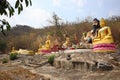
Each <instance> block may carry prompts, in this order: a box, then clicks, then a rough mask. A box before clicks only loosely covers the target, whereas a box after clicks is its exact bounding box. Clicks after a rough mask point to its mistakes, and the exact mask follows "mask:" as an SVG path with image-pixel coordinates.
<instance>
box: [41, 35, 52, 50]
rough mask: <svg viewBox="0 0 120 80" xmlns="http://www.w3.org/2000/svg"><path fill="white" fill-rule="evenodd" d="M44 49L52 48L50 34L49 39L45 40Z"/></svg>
mask: <svg viewBox="0 0 120 80" xmlns="http://www.w3.org/2000/svg"><path fill="white" fill-rule="evenodd" d="M42 49H44V50H49V49H50V35H48V36H47V40H46V41H45V45H43V46H42Z"/></svg>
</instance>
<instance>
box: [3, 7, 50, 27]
mask: <svg viewBox="0 0 120 80" xmlns="http://www.w3.org/2000/svg"><path fill="white" fill-rule="evenodd" d="M49 17H51V14H50V13H49V12H47V11H46V10H44V9H40V8H32V7H29V8H26V9H25V10H23V12H22V13H21V14H20V15H17V13H16V14H15V15H14V16H13V17H11V18H8V17H6V16H2V17H1V18H2V19H3V18H5V19H6V20H7V21H9V22H10V24H11V25H12V26H14V25H16V24H21V25H29V26H32V27H35V28H39V27H43V26H47V19H49Z"/></svg>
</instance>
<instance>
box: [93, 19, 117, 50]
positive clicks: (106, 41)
mask: <svg viewBox="0 0 120 80" xmlns="http://www.w3.org/2000/svg"><path fill="white" fill-rule="evenodd" d="M100 26H101V29H99V31H98V35H97V37H96V38H94V39H93V51H94V52H115V51H116V46H115V44H114V41H113V37H112V33H111V30H110V27H108V26H105V20H104V19H103V18H102V19H101V21H100Z"/></svg>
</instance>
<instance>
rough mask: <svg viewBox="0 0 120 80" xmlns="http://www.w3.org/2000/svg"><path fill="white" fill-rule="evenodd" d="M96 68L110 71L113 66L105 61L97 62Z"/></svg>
mask: <svg viewBox="0 0 120 80" xmlns="http://www.w3.org/2000/svg"><path fill="white" fill-rule="evenodd" d="M97 69H99V70H102V71H110V70H112V69H113V66H112V65H111V64H109V63H106V62H98V63H97Z"/></svg>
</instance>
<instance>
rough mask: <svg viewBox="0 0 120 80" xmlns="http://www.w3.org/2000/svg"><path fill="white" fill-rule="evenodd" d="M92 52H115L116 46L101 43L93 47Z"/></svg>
mask: <svg viewBox="0 0 120 80" xmlns="http://www.w3.org/2000/svg"><path fill="white" fill-rule="evenodd" d="M93 51H94V52H116V46H115V44H114V43H105V44H104V43H101V44H96V45H94V46H93Z"/></svg>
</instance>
